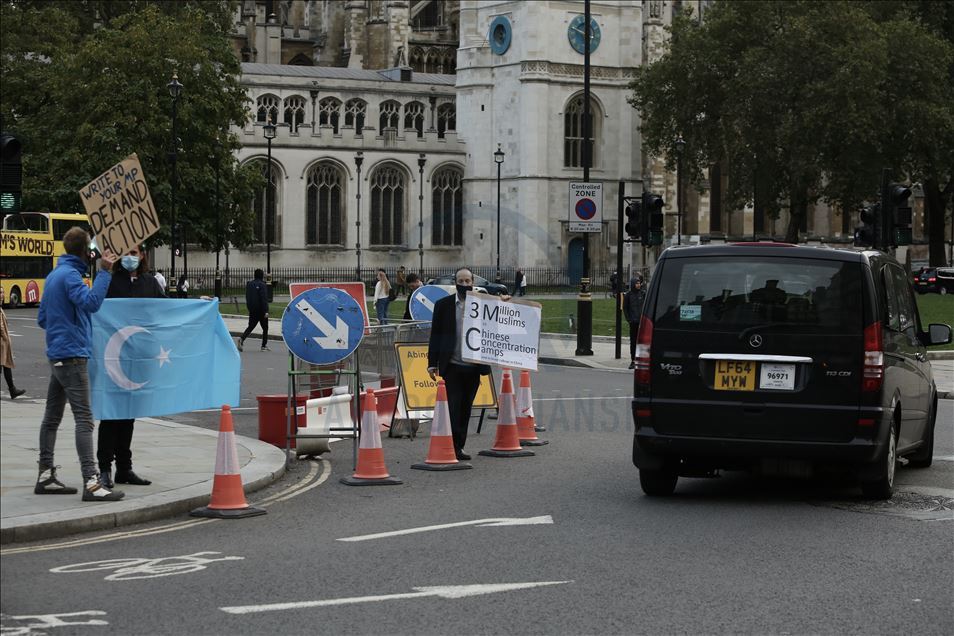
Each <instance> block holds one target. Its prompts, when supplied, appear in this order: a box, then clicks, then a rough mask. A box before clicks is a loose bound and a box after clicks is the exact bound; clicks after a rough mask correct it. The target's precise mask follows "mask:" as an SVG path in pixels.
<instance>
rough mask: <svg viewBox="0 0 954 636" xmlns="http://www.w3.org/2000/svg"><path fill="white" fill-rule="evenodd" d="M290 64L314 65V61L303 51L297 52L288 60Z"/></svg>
mask: <svg viewBox="0 0 954 636" xmlns="http://www.w3.org/2000/svg"><path fill="white" fill-rule="evenodd" d="M288 64H289V65H291V66H314V65H315V62H314V60H312V59H311V58H310V57H308V56H307V55H305V54H304V53H299V54H298V55H296V56H295V57H293V58H292V59H290V60H289V61H288Z"/></svg>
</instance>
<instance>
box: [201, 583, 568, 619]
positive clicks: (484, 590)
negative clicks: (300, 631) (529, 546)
mask: <svg viewBox="0 0 954 636" xmlns="http://www.w3.org/2000/svg"><path fill="white" fill-rule="evenodd" d="M572 582H573V581H533V582H530V583H491V584H482V585H444V586H440V587H415V588H412V589H413V590H414V591H413V592H408V593H405V594H381V595H378V596H353V597H351V598H332V599H326V600H323V601H300V602H291V603H273V604H271V605H239V606H235V607H220V608H219V609H220V610H222V611H223V612H227V613H229V614H253V613H256V612H274V611H280V610H290V609H305V608H308V607H331V606H335V605H354V604H355V603H376V602H378V601H398V600H403V599H411V598H425V597H428V596H435V597H437V598H443V599H457V598H467V597H469V596H481V595H484V594H496V593H499V592H511V591H513V590H526V589H530V588H534V587H544V586H548V585H563V584H564V583H572Z"/></svg>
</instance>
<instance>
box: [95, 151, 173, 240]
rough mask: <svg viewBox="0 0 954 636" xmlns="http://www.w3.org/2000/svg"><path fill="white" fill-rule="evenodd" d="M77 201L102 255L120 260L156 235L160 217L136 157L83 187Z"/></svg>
mask: <svg viewBox="0 0 954 636" xmlns="http://www.w3.org/2000/svg"><path fill="white" fill-rule="evenodd" d="M80 198H82V199H83V206H84V207H85V208H86V215H87V216H88V217H89V224H90V226H91V227H92V228H93V236H95V237H96V241H97V244H98V245H99V247H100V249H102V250H103V251H106V250H107V249H109V250H112V252H113V253H114V254H116V255H117V256H121V255H123V254H125V253H126V252H128V251H129V250H130V249H131V248H133V247H136V246H139V245H141V244H142V243H143V241H145V240H146V239H147V238H149V237H150V236H152V235H153V234H155V233H156V232H158V231H159V214H158V213H157V212H156V207H155V206H154V205H153V204H152V196H151V195H150V194H149V186H148V185H146V177H145V175H144V174H143V173H142V166H141V165H140V164H139V157H138V156H137V155H136V153H133V154H131V155H129V156H128V157H126V158H125V159H123V160H122V161H120V162H119V163H117V164H116V165H115V166H113V167H112V168H110V169H109V170H107V171H106V172H104V173H103V174H101V175H99V176H98V177H96V178H95V179H93V180H92V181H90V182H89V183H88V184H86V186H85V187H84V188H83V189H82V190H80Z"/></svg>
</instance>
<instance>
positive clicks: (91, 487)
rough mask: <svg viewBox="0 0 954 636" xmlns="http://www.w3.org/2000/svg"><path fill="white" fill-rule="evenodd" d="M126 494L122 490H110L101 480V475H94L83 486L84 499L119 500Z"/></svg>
mask: <svg viewBox="0 0 954 636" xmlns="http://www.w3.org/2000/svg"><path fill="white" fill-rule="evenodd" d="M125 496H126V493H124V492H122V491H121V490H110V489H109V488H106V487H105V486H103V484H102V483H101V482H100V478H99V475H93V476H92V477H90V478H89V479H88V480H86V487H85V488H83V501H119V500H120V499H122V498H123V497H125Z"/></svg>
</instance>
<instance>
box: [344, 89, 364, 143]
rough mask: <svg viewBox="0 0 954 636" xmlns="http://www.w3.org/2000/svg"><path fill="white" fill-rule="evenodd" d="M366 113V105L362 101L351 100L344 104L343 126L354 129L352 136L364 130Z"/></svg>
mask: <svg viewBox="0 0 954 636" xmlns="http://www.w3.org/2000/svg"><path fill="white" fill-rule="evenodd" d="M367 113H368V103H367V102H366V101H364V100H363V99H357V98H356V99H351V100H348V103H347V104H345V126H351V127H353V128H354V134H356V135H360V134H361V131H362V130H364V118H365V116H366V115H367Z"/></svg>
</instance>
